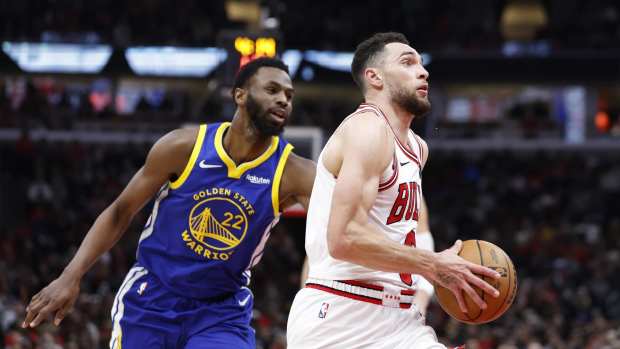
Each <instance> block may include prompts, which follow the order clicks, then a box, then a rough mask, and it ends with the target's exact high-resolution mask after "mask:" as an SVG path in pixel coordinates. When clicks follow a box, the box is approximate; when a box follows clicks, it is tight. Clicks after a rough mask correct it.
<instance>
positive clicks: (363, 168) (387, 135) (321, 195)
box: [287, 33, 499, 349]
mask: <svg viewBox="0 0 620 349" xmlns="http://www.w3.org/2000/svg"><path fill="white" fill-rule="evenodd" d="M351 70H352V74H353V78H354V80H355V81H356V83H357V84H358V85H359V87H360V88H361V90H362V92H363V94H364V97H365V103H363V104H361V105H360V106H359V108H358V109H357V110H356V111H355V112H354V113H353V114H351V115H350V116H349V117H347V118H346V119H345V120H344V121H343V122H342V123H341V125H340V126H339V127H338V129H337V130H336V131H335V132H334V134H333V135H332V136H331V138H330V139H329V141H328V142H327V144H326V145H325V148H324V149H323V151H322V152H321V155H320V156H319V159H318V163H317V172H316V178H315V181H314V187H313V190H312V196H311V198H310V205H309V210H308V216H307V227H306V253H307V254H308V262H309V275H308V279H307V280H306V285H305V287H304V288H303V289H301V290H300V291H299V293H298V294H297V296H296V297H295V301H294V302H293V305H292V308H291V311H290V314H289V319H288V331H287V341H288V346H289V348H293V349H296V348H346V349H352V348H389V349H396V348H415V349H426V348H445V347H444V346H443V345H442V344H440V343H438V342H437V338H436V335H435V332H434V331H433V330H432V329H431V328H430V327H428V326H425V324H424V317H423V316H422V315H421V314H420V313H419V312H418V311H417V309H416V307H415V305H413V306H412V301H413V296H414V295H415V293H416V290H417V282H418V277H417V276H412V274H417V275H421V276H423V277H424V278H426V279H428V280H430V281H434V282H435V283H437V284H439V285H442V286H444V287H447V288H448V289H450V290H452V292H453V293H454V294H455V295H456V297H457V299H458V303H459V305H460V307H461V309H462V310H463V311H466V310H467V308H466V306H465V302H464V300H463V297H464V296H463V294H467V295H468V296H469V298H471V299H472V300H473V301H474V302H475V303H477V304H478V305H479V306H481V307H486V304H485V303H484V301H483V299H482V298H481V295H479V294H478V293H476V292H475V291H474V289H473V288H472V286H477V287H479V288H481V289H482V290H483V291H484V292H486V293H489V294H490V295H491V296H492V297H497V295H498V292H497V291H496V290H495V289H494V288H493V287H492V286H491V285H489V284H488V283H487V282H485V281H484V280H483V279H482V277H483V276H487V277H491V278H495V279H497V278H499V275H498V273H496V272H495V271H493V270H491V269H488V268H486V267H482V266H478V265H476V264H473V263H470V262H468V261H465V260H464V259H462V258H460V257H459V256H458V252H459V250H460V248H461V244H462V243H461V241H457V242H456V243H455V244H454V245H453V246H452V247H451V248H449V249H447V250H445V251H442V252H439V253H435V252H432V251H428V250H423V249H420V248H414V247H415V246H416V228H417V221H418V219H419V215H420V206H421V198H422V189H421V188H422V187H421V173H422V169H423V168H424V164H425V163H426V159H427V157H428V147H427V145H426V143H425V142H424V141H423V140H422V139H421V138H420V137H419V136H417V135H415V134H414V133H413V132H411V131H410V125H411V122H412V121H413V119H414V118H415V117H419V116H421V115H423V114H425V113H426V112H428V111H429V110H430V102H429V101H428V97H427V95H428V81H427V79H428V72H427V71H426V69H425V68H424V67H423V66H422V60H421V57H420V55H419V54H418V52H416V50H414V49H413V48H412V47H411V46H409V42H408V41H407V39H406V38H405V37H404V36H403V35H402V34H399V33H380V34H375V35H374V36H373V37H371V38H369V39H367V40H365V41H364V42H362V43H361V44H360V45H359V46H358V47H357V49H356V51H355V56H354V58H353V63H352V69H351Z"/></svg>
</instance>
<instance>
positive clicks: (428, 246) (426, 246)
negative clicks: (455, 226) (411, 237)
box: [415, 231, 435, 252]
mask: <svg viewBox="0 0 620 349" xmlns="http://www.w3.org/2000/svg"><path fill="white" fill-rule="evenodd" d="M415 247H416V248H421V249H423V250H427V251H433V252H435V240H434V239H433V234H431V232H430V231H421V232H419V233H417V234H415Z"/></svg>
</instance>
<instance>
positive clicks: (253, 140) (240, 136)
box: [222, 113, 272, 164]
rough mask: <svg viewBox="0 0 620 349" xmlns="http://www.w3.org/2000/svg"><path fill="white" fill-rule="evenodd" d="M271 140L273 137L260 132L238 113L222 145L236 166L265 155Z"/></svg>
mask: <svg viewBox="0 0 620 349" xmlns="http://www.w3.org/2000/svg"><path fill="white" fill-rule="evenodd" d="M271 139H272V137H271V136H264V135H262V134H261V133H260V132H258V130H257V129H256V128H255V127H254V125H253V124H252V123H251V122H250V121H249V119H248V118H247V117H242V116H241V115H239V114H238V113H236V114H235V116H234V118H233V120H232V122H231V124H230V127H229V128H228V129H227V130H226V133H225V134H224V137H223V138H222V145H223V146H224V150H226V153H227V154H228V156H230V158H231V159H232V160H233V161H234V162H235V163H236V164H241V163H244V162H248V161H252V160H254V159H256V158H257V157H259V156H260V155H261V154H262V153H264V152H265V151H266V150H267V148H268V147H269V145H270V144H271Z"/></svg>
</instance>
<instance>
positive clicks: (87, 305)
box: [0, 137, 620, 349]
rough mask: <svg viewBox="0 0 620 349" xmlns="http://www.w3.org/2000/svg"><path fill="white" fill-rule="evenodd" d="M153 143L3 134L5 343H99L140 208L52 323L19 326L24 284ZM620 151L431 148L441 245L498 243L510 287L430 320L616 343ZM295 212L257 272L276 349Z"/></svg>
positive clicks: (547, 344)
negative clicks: (507, 296) (487, 301)
mask: <svg viewBox="0 0 620 349" xmlns="http://www.w3.org/2000/svg"><path fill="white" fill-rule="evenodd" d="M149 146H150V145H149V144H136V143H127V144H114V145H112V144H110V145H101V144H98V145H94V144H84V143H76V142H53V143H50V142H46V141H38V142H33V141H31V140H29V139H28V138H27V137H23V138H22V139H20V140H19V141H17V142H12V143H6V142H3V143H0V158H1V159H2V161H0V184H1V185H0V221H1V222H2V224H0V236H1V237H2V238H1V239H0V270H2V272H1V273H0V338H1V339H2V341H0V343H3V344H4V346H5V347H6V348H11V349H17V348H24V349H25V348H41V349H56V348H104V347H106V346H107V341H108V337H109V335H110V314H109V312H110V309H111V306H112V302H113V298H114V295H115V292H116V291H117V289H118V287H119V286H120V284H121V282H122V280H123V278H124V276H125V274H126V272H127V271H128V270H129V268H130V266H131V265H132V263H133V261H134V258H135V257H134V256H135V249H136V243H137V241H138V236H139V233H140V231H141V226H142V225H143V224H144V222H145V221H146V218H147V215H148V214H149V212H150V207H146V208H145V209H144V210H143V211H142V212H141V213H140V214H138V215H137V216H136V217H135V219H134V221H133V224H132V225H131V226H130V227H129V230H128V233H127V234H126V235H125V237H124V238H123V240H121V242H120V243H119V244H118V245H117V246H116V247H114V248H113V249H112V250H111V251H110V252H109V253H107V254H106V255H104V256H103V258H101V260H100V261H99V262H98V263H97V264H96V265H95V266H94V268H93V269H92V270H91V271H90V272H89V273H88V274H87V275H86V276H85V278H84V280H83V283H82V290H81V296H80V297H79V300H78V302H77V303H76V307H75V310H74V311H73V313H71V314H70V315H69V316H68V317H67V318H66V319H65V321H64V322H63V324H62V325H61V326H60V327H58V328H57V327H55V326H53V325H50V324H45V325H43V326H40V327H39V328H37V329H29V330H23V329H21V328H20V327H19V325H20V324H21V321H22V320H23V318H24V308H25V305H26V304H27V302H28V300H29V299H30V297H31V296H32V295H34V294H35V293H36V292H38V291H39V290H40V289H41V288H42V287H43V286H45V285H46V284H47V283H49V282H50V281H51V280H53V279H54V278H55V277H56V276H58V275H59V273H60V272H61V271H62V268H63V267H64V266H65V265H66V263H67V262H68V259H69V258H70V257H71V256H72V255H73V253H74V252H75V250H76V249H77V247H78V245H79V243H80V241H81V239H82V237H83V236H84V234H85V233H86V231H87V230H88V228H89V226H90V224H92V222H93V220H94V219H95V218H96V216H97V215H98V214H99V213H100V212H101V211H102V210H103V209H104V208H105V207H106V205H108V204H109V203H110V202H111V201H112V200H113V199H114V197H115V196H116V195H117V194H118V193H119V192H120V190H121V189H122V188H123V186H124V185H125V184H126V183H127V181H128V180H129V179H130V177H131V176H132V175H133V173H134V172H135V171H136V170H137V169H138V167H139V166H140V165H141V164H142V162H143V160H144V157H145V154H146V152H147V150H148V148H149ZM619 164H620V158H619V156H618V154H611V153H604V152H601V153H585V152H584V153H551V152H541V153H536V154H534V153H527V154H523V153H512V152H501V153H478V154H468V153H465V152H454V153H452V152H448V151H432V153H431V160H430V161H429V165H428V167H427V168H426V169H425V170H424V191H425V196H426V198H427V201H428V203H429V206H430V218H431V228H432V231H433V233H434V235H435V239H436V245H437V246H438V249H443V248H446V247H448V246H449V245H450V244H451V243H452V242H453V241H454V240H455V239H457V238H460V239H469V238H480V239H484V240H488V241H491V242H494V243H496V244H498V245H499V246H501V247H502V248H504V249H505V250H506V251H507V252H508V254H509V255H510V256H511V257H512V259H513V261H514V263H515V265H516V266H517V271H518V275H519V290H518V293H517V298H516V300H515V303H514V304H513V306H512V308H511V309H510V310H509V311H508V312H507V313H506V314H505V315H504V316H503V317H502V318H500V319H499V320H497V321H495V322H493V323H492V324H490V325H481V326H467V325H462V324H459V323H457V322H455V321H454V320H451V319H450V318H449V317H448V316H447V315H446V314H445V313H444V312H443V311H442V310H441V309H440V308H439V306H438V305H437V304H435V303H434V304H432V305H431V307H430V310H429V314H428V323H429V324H431V325H432V326H433V327H434V328H435V329H436V331H437V333H438V335H439V336H440V339H441V341H442V342H444V343H446V344H463V343H466V344H467V348H468V349H490V348H502V349H522V348H523V349H534V348H563V349H572V348H575V349H576V348H586V349H595V348H597V349H598V348H619V347H620V331H619V330H618V328H619V327H620V291H619V290H620V280H619V279H618V278H617V275H619V273H620V250H619V247H620V246H619V241H618V236H620V218H619V217H618V215H617V212H618V211H619V210H620V207H619V206H620V202H619V201H618V200H617V198H618V197H620V165H619ZM304 226H305V221H304V220H303V219H302V218H285V219H283V220H282V222H281V224H280V225H279V226H278V227H276V228H275V231H274V232H273V234H272V237H271V239H270V241H269V247H268V249H267V252H266V253H265V255H264V258H263V260H262V261H261V263H260V264H259V265H258V266H257V267H256V269H255V270H254V272H253V281H252V289H253V291H254V294H255V295H256V300H255V308H256V310H255V313H254V323H253V326H254V327H255V329H256V333H257V344H258V348H264V349H280V348H285V347H286V341H285V329H286V318H287V314H288V309H289V307H290V304H291V302H292V299H293V297H294V294H295V292H296V291H297V289H298V287H299V270H300V267H301V264H302V261H303V256H304V252H303V234H304Z"/></svg>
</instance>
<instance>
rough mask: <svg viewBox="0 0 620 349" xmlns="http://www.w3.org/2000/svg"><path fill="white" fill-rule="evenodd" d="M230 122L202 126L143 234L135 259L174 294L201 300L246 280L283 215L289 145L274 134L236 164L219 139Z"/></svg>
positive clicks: (231, 289)
mask: <svg viewBox="0 0 620 349" xmlns="http://www.w3.org/2000/svg"><path fill="white" fill-rule="evenodd" d="M229 126H230V123H221V124H209V125H201V126H200V129H199V132H198V137H197V139H196V143H195V145H194V149H193V151H192V154H191V156H190V159H189V161H188V163H187V165H186V167H185V169H184V170H183V172H182V174H181V175H180V176H179V178H178V179H176V180H175V181H174V182H170V183H167V184H166V185H164V186H163V187H162V188H161V190H160V191H159V193H158V195H157V199H156V201H155V204H154V206H153V212H152V213H151V216H150V217H149V219H148V221H147V223H146V226H145V228H144V231H143V232H142V235H141V236H140V243H139V245H138V263H139V264H140V265H142V266H144V267H145V268H146V269H147V270H149V272H151V273H153V274H154V275H156V276H157V277H158V278H159V279H160V280H161V282H162V283H163V284H164V285H165V286H166V287H167V288H168V289H170V290H171V291H172V292H174V293H177V294H179V295H183V296H187V297H191V298H196V299H206V298H211V297H218V296H221V295H223V294H226V293H231V292H236V291H238V290H239V289H240V288H241V287H242V286H246V285H248V284H249V282H250V271H249V270H250V268H251V267H252V266H253V265H255V264H256V263H257V262H258V261H259V260H260V258H261V256H262V253H263V249H264V247H265V243H266V241H267V238H268V237H269V233H270V230H271V228H272V227H273V226H274V225H275V224H276V223H277V222H278V219H279V216H280V213H279V199H278V194H279V188H280V179H281V177H282V173H283V171H284V165H285V163H286V160H287V158H288V155H289V154H290V152H291V150H292V148H293V147H292V146H291V145H290V144H288V143H287V142H286V141H284V140H283V139H282V138H279V137H275V136H274V137H273V138H272V141H271V145H270V146H269V148H268V149H267V150H266V151H265V152H264V153H263V154H262V155H261V156H259V157H258V158H256V159H255V160H253V161H250V162H246V163H243V164H240V165H236V164H235V163H234V161H233V160H232V159H231V158H230V156H228V154H227V153H226V151H225V150H224V147H223V145H222V139H223V135H224V133H225V131H226V129H227V128H228V127H229Z"/></svg>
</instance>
